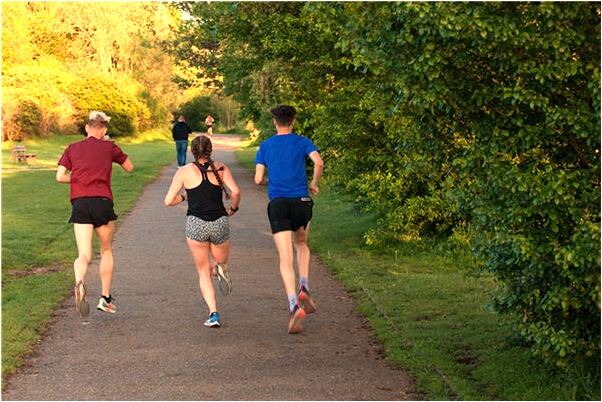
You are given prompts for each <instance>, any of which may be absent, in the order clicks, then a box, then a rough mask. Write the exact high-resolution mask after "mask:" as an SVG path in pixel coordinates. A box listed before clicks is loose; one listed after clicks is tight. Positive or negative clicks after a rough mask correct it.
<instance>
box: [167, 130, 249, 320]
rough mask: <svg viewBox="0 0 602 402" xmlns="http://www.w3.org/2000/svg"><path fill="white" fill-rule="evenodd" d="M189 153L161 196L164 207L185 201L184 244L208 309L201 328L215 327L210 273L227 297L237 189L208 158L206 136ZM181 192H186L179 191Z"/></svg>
mask: <svg viewBox="0 0 602 402" xmlns="http://www.w3.org/2000/svg"><path fill="white" fill-rule="evenodd" d="M191 151H192V155H193V156H194V162H193V163H189V164H187V165H185V166H182V167H181V168H179V169H178V170H177V171H176V173H175V175H174V177H173V179H172V182H171V186H170V187H169V190H168V191H167V194H166V195H165V205H167V206H174V205H177V204H179V203H181V202H183V201H185V200H188V211H187V212H186V215H187V219H186V241H187V243H188V248H189V250H190V254H191V255H192V258H193V260H194V264H195V266H196V269H197V273H198V275H199V286H200V288H201V294H202V295H203V299H204V300H205V303H207V307H208V308H209V318H208V319H207V321H205V323H204V325H205V326H208V327H219V326H221V317H220V315H219V313H218V310H217V301H216V297H215V289H214V288H213V281H212V272H213V270H214V269H215V274H216V276H217V279H218V284H219V290H220V293H222V294H229V293H230V291H231V289H232V281H231V279H230V274H229V272H228V269H227V263H228V256H229V254H230V241H229V235H230V227H229V224H228V218H229V217H230V216H232V215H233V214H234V213H235V212H236V211H238V205H239V203H240V190H239V189H238V186H237V185H236V182H235V181H234V178H233V177H232V172H231V171H230V169H229V168H228V166H226V165H225V164H223V163H220V162H216V161H213V160H212V159H211V153H212V144H211V140H210V139H209V138H208V137H206V136H204V135H201V136H198V137H196V138H195V139H193V140H192V143H191ZM182 189H184V190H186V191H185V192H182ZM224 197H225V198H226V199H227V200H230V206H229V207H228V208H226V207H225V206H224V202H223V198H224ZM212 257H213V259H214V260H215V264H214V263H213V262H212Z"/></svg>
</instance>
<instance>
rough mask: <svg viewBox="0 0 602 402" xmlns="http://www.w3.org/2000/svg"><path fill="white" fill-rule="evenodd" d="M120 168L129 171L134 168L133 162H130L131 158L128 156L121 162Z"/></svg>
mask: <svg viewBox="0 0 602 402" xmlns="http://www.w3.org/2000/svg"><path fill="white" fill-rule="evenodd" d="M121 168H122V169H123V170H125V171H126V172H131V171H132V170H134V164H133V163H132V160H131V159H130V158H129V157H128V158H127V159H126V160H125V162H123V163H122V164H121Z"/></svg>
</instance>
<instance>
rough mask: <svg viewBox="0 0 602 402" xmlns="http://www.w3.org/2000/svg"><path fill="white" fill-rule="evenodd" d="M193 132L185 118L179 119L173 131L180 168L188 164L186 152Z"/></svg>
mask: <svg viewBox="0 0 602 402" xmlns="http://www.w3.org/2000/svg"><path fill="white" fill-rule="evenodd" d="M191 133H192V130H191V129H190V127H189V126H188V124H186V118H185V117H184V116H180V117H178V122H177V123H176V124H174V125H173V128H172V129H171V136H172V137H173V139H174V140H175V141H176V153H177V155H178V166H184V165H185V164H186V150H187V149H188V135H189V134H191Z"/></svg>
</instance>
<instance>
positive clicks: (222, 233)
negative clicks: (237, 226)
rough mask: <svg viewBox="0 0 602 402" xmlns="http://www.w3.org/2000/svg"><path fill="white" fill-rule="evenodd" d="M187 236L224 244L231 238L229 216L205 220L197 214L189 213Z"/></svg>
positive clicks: (197, 239)
mask: <svg viewBox="0 0 602 402" xmlns="http://www.w3.org/2000/svg"><path fill="white" fill-rule="evenodd" d="M186 237H187V238H189V239H192V240H196V241H200V242H207V241H208V242H210V243H213V244H222V243H223V242H225V241H228V239H229V238H230V225H229V224H228V217H227V216H222V217H221V218H219V219H216V220H214V221H204V220H202V219H201V218H197V217H196V216H193V215H188V218H187V219H186Z"/></svg>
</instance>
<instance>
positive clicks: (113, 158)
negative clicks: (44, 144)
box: [58, 137, 128, 202]
mask: <svg viewBox="0 0 602 402" xmlns="http://www.w3.org/2000/svg"><path fill="white" fill-rule="evenodd" d="M127 157H128V156H127V154H125V153H124V152H123V151H122V150H121V149H120V148H119V147H118V146H117V145H115V143H113V142H112V141H104V140H99V139H96V138H95V137H88V138H86V139H85V140H83V141H78V142H74V143H73V144H71V145H69V146H68V147H67V149H65V152H63V156H61V159H59V163H58V164H59V165H61V166H64V167H66V168H67V170H70V171H71V195H70V199H71V202H73V200H75V199H76V198H81V197H106V198H108V199H110V200H112V199H113V193H112V192H111V171H112V167H113V165H112V164H113V162H115V163H118V164H120V165H121V164H122V163H123V162H125V160H126V159H127Z"/></svg>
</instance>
